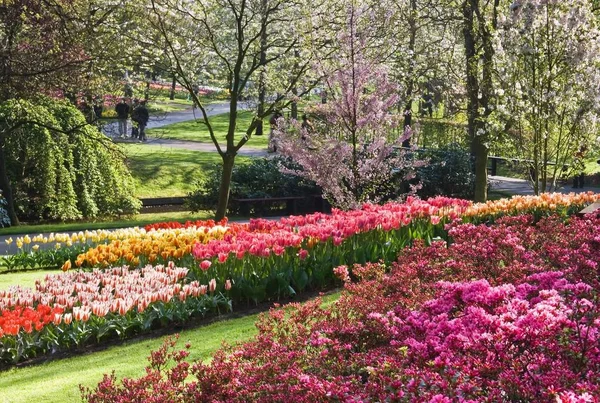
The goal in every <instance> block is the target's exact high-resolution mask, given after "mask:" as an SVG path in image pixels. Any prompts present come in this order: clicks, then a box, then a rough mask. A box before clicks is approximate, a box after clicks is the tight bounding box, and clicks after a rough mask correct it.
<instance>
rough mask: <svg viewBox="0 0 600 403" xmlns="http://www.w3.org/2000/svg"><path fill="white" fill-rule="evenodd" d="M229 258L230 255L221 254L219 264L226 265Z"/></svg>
mask: <svg viewBox="0 0 600 403" xmlns="http://www.w3.org/2000/svg"><path fill="white" fill-rule="evenodd" d="M228 256H229V255H228V254H227V253H223V252H220V253H219V262H220V263H225V262H226V261H227V257H228Z"/></svg>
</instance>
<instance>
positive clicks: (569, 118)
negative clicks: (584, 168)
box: [497, 0, 600, 194]
mask: <svg viewBox="0 0 600 403" xmlns="http://www.w3.org/2000/svg"><path fill="white" fill-rule="evenodd" d="M502 22H503V23H502V28H503V29H501V30H500V35H499V40H498V46H497V52H498V53H502V54H503V58H502V59H503V60H506V62H505V63H504V64H499V66H498V68H497V71H498V77H499V80H498V83H497V87H498V91H501V93H502V94H503V100H502V102H499V108H498V111H499V112H501V113H502V115H501V116H499V118H500V119H502V120H504V121H505V122H506V124H505V125H506V126H507V127H508V128H510V131H511V133H512V134H513V136H511V137H510V138H508V140H511V141H512V144H513V145H514V147H515V149H517V150H518V153H519V154H520V155H525V156H526V157H527V158H529V159H531V160H533V166H532V167H533V169H532V181H533V188H534V191H535V193H536V194H537V193H539V192H543V191H546V190H548V189H549V188H554V187H555V185H556V178H557V177H558V176H559V174H560V172H561V169H562V166H563V165H564V164H566V163H568V162H569V160H570V158H571V157H572V155H573V154H574V153H575V152H576V151H577V150H578V149H579V147H580V145H582V144H585V145H586V146H587V147H590V146H591V145H592V143H593V140H592V138H591V137H594V136H595V133H596V132H597V124H596V121H597V118H598V102H599V99H600V87H599V85H598V82H599V81H600V73H599V70H598V67H599V66H600V45H599V43H598V41H599V40H600V32H599V31H598V28H597V22H596V18H595V16H594V14H593V12H592V8H591V6H590V2H589V1H588V0H573V1H570V2H562V1H556V0H552V1H540V0H521V1H519V2H515V3H513V5H512V6H511V7H510V9H507V10H506V13H505V15H504V18H503V21H502ZM550 162H555V164H554V165H552V166H551V165H549V163H550Z"/></svg>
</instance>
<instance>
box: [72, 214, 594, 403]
mask: <svg viewBox="0 0 600 403" xmlns="http://www.w3.org/2000/svg"><path fill="white" fill-rule="evenodd" d="M448 236H449V239H450V240H451V241H450V242H446V241H434V242H433V243H432V244H431V245H429V246H428V245H426V243H425V242H423V241H415V242H414V244H413V245H412V246H411V247H409V248H406V249H405V250H404V251H402V252H401V254H400V256H399V257H398V259H397V261H396V262H394V263H391V264H390V265H385V264H383V263H367V264H364V265H358V264H357V265H354V266H350V267H349V266H339V267H337V268H336V269H335V270H334V272H335V273H336V275H337V276H338V277H339V278H340V279H341V280H342V281H344V284H345V291H344V293H343V294H342V297H341V298H340V300H339V301H338V302H337V303H336V304H334V305H333V306H330V307H328V308H322V307H320V306H319V301H318V300H317V301H312V302H310V303H307V304H302V305H300V304H291V305H289V306H288V307H287V308H286V309H284V310H273V311H271V312H270V313H269V314H264V315H263V316H262V318H261V319H260V320H259V322H258V324H257V326H258V328H259V335H258V336H256V338H255V339H253V340H252V341H250V342H247V343H244V344H241V345H238V346H233V347H225V348H224V349H222V350H221V351H219V352H218V353H217V354H216V355H215V357H214V358H213V360H212V362H211V363H210V364H203V363H201V362H195V363H189V362H187V361H186V357H187V355H188V351H187V350H183V351H176V350H175V349H174V347H173V346H174V343H173V342H172V341H168V342H167V343H165V345H164V346H163V348H161V349H160V350H158V351H155V352H153V353H152V355H151V357H149V359H150V361H151V364H150V366H149V368H148V369H147V372H146V375H145V376H143V377H141V378H139V379H127V380H124V381H123V382H122V383H121V382H118V381H117V379H116V376H115V374H114V373H113V374H111V375H105V377H104V379H103V380H102V381H101V382H100V383H99V384H98V386H97V388H95V389H93V390H90V389H88V390H84V391H83V392H82V393H83V397H84V399H86V400H87V401H89V402H112V401H119V402H134V401H143V400H146V399H154V400H153V401H170V402H193V401H212V402H247V401H254V402H272V401H294V402H328V401H352V402H355V401H410V402H454V401H461V402H524V401H529V402H532V401H536V402H550V401H556V402H594V401H598V400H597V398H598V396H600V295H599V290H600V289H599V286H600V275H599V270H600V215H597V214H596V215H588V216H586V217H585V218H571V219H567V220H565V219H564V217H561V216H558V215H555V216H551V217H545V218H541V219H539V220H538V219H535V218H534V217H533V215H532V214H528V215H519V216H515V217H503V218H499V219H497V220H496V222H495V224H494V225H488V224H478V225H476V224H472V223H466V224H459V223H456V222H455V223H453V224H451V225H450V227H449V228H448ZM187 348H189V346H188V347H187Z"/></svg>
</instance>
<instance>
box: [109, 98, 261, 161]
mask: <svg viewBox="0 0 600 403" xmlns="http://www.w3.org/2000/svg"><path fill="white" fill-rule="evenodd" d="M245 107H246V105H245V104H241V106H240V109H241V110H243V109H245ZM206 112H207V115H208V116H214V115H220V114H223V113H227V112H229V103H220V104H211V105H208V106H207V107H206ZM200 117H201V112H200V110H199V109H197V108H194V109H188V110H185V111H181V112H170V113H164V114H160V115H155V116H151V117H150V121H149V122H148V126H147V129H157V128H160V127H164V126H167V125H170V124H173V123H181V122H188V121H190V120H195V119H199V118H200ZM102 132H103V133H104V134H106V135H107V136H108V137H110V138H112V139H113V141H114V142H115V143H137V142H138V140H134V139H131V138H123V139H122V138H119V137H118V123H117V122H116V121H114V122H111V123H108V124H106V125H104V126H103V127H102ZM144 144H145V145H149V146H154V147H159V146H162V147H171V148H180V149H184V150H192V151H200V152H214V151H217V149H216V147H215V145H214V144H212V143H198V142H195V141H185V140H170V139H163V138H153V137H149V138H148V141H146V142H145V143H144ZM238 155H243V156H246V157H265V156H266V155H267V150H266V148H256V147H249V146H244V147H243V148H242V149H241V150H240V151H238Z"/></svg>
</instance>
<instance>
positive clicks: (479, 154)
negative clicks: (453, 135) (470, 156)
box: [472, 136, 488, 202]
mask: <svg viewBox="0 0 600 403" xmlns="http://www.w3.org/2000/svg"><path fill="white" fill-rule="evenodd" d="M472 147H473V150H474V151H475V201H476V202H485V201H486V200H487V162H488V148H487V146H486V145H485V144H484V142H483V138H482V136H475V140H474V141H473V146H472Z"/></svg>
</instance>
